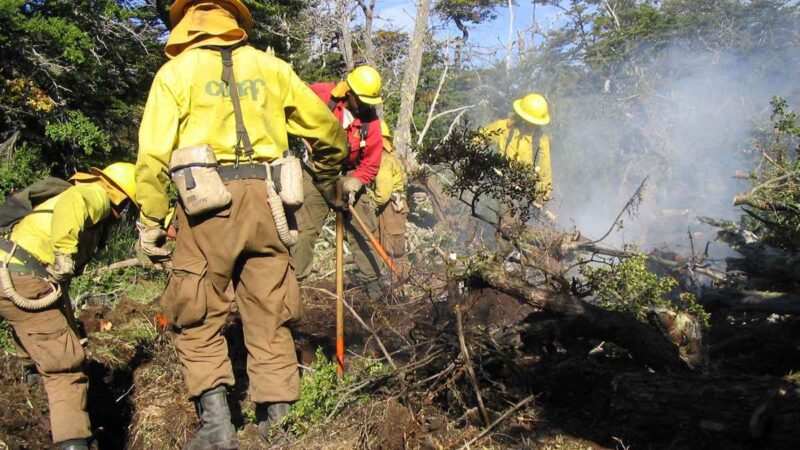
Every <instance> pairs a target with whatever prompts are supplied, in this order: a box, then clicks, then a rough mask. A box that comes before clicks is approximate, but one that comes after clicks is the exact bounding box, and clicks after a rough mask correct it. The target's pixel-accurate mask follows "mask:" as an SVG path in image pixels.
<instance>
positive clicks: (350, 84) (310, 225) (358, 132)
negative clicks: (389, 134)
mask: <svg viewBox="0 0 800 450" xmlns="http://www.w3.org/2000/svg"><path fill="white" fill-rule="evenodd" d="M311 89H312V90H313V91H314V92H315V93H316V94H317V96H318V97H319V98H320V99H321V100H322V102H323V103H325V104H327V105H328V108H329V109H330V110H331V111H332V112H333V115H334V116H336V119H338V120H339V123H340V124H341V127H342V128H344V130H345V132H346V134H347V138H348V142H349V145H350V153H349V157H348V158H347V160H346V161H345V171H346V176H345V177H343V179H342V189H343V191H344V195H345V197H346V201H347V202H349V204H350V205H349V209H350V210H351V211H356V214H357V215H358V216H359V217H360V218H362V219H363V222H364V225H365V226H366V227H367V229H366V230H365V229H362V228H361V227H360V226H358V225H357V224H354V223H353V222H354V221H353V220H352V219H353V214H352V213H348V214H345V229H346V230H347V233H346V234H347V239H348V243H349V244H350V249H351V250H352V253H353V258H354V260H355V263H356V266H357V267H358V269H359V272H360V277H361V281H362V282H363V283H364V290H365V291H366V293H367V295H368V296H369V297H370V298H372V299H374V300H380V299H382V298H384V296H385V293H384V290H383V288H382V286H381V283H380V266H379V265H378V256H377V255H376V253H375V251H374V250H373V249H372V248H371V246H370V243H369V238H368V236H367V232H372V233H374V232H375V231H376V230H377V227H378V220H377V218H376V217H375V211H374V209H373V208H372V207H371V205H369V203H368V197H367V196H366V195H364V194H365V193H366V191H365V189H364V187H365V186H366V185H368V184H369V183H371V182H372V180H373V179H374V178H375V175H376V174H377V173H378V169H379V168H380V164H381V153H382V151H383V138H382V136H381V122H380V120H379V119H378V116H377V113H376V112H375V108H374V106H375V105H378V104H380V103H381V102H382V99H381V77H380V74H378V71H377V70H375V69H374V68H372V67H370V66H359V67H356V68H355V69H354V70H353V71H352V72H350V73H349V74H347V77H346V78H345V80H344V81H341V82H339V83H315V84H312V85H311ZM303 192H304V200H303V206H302V208H300V211H299V212H298V214H297V225H298V228H299V231H300V238H299V242H298V244H297V246H295V248H294V249H292V254H293V256H294V260H295V267H296V269H297V276H298V279H300V280H303V279H305V278H306V277H308V276H309V275H310V274H311V265H312V262H313V259H314V242H315V241H316V240H317V237H319V233H320V231H322V226H323V225H324V223H325V217H326V216H327V215H328V211H329V210H330V209H331V208H332V207H334V206H335V204H334V203H335V201H336V200H331V199H330V196H329V195H327V194H326V193H324V192H321V191H320V190H319V189H317V188H316V187H315V185H314V177H313V176H312V175H311V174H308V173H306V174H305V177H304V183H303Z"/></svg>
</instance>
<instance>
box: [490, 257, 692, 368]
mask: <svg viewBox="0 0 800 450" xmlns="http://www.w3.org/2000/svg"><path fill="white" fill-rule="evenodd" d="M475 278H476V279H477V280H479V281H483V282H485V283H486V284H488V285H489V286H492V287H493V288H495V289H497V290H498V291H500V292H502V293H504V294H508V295H511V296H512V297H515V298H518V299H522V300H524V301H525V302H526V303H528V304H530V305H531V306H534V307H536V308H540V309H542V310H545V311H550V312H553V313H556V314H559V315H562V316H566V317H567V318H568V319H569V320H568V326H569V328H570V330H572V332H574V333H577V335H580V336H583V337H594V338H598V339H602V340H605V341H610V342H613V343H615V344H617V345H619V346H620V347H623V348H625V349H626V350H628V351H629V352H631V354H632V355H633V356H634V357H635V358H636V359H638V360H639V361H641V362H642V363H644V364H647V365H648V366H650V367H653V368H658V369H677V370H681V369H685V368H686V367H687V366H686V363H685V362H684V361H683V360H682V359H681V358H680V354H679V352H678V347H676V346H675V345H673V344H672V343H670V341H669V340H668V339H667V337H665V336H664V335H663V334H661V333H659V332H658V331H656V330H655V329H653V328H652V327H650V326H649V325H647V324H645V323H642V322H639V321H637V320H636V319H634V318H633V317H631V316H629V315H626V314H623V313H620V312H616V311H608V310H605V309H602V308H600V307H597V306H594V305H592V304H589V303H586V302H584V301H582V300H581V299H579V298H577V297H574V296H571V295H567V294H559V293H554V292H550V291H545V290H542V289H537V288H534V287H531V286H529V285H527V284H526V283H525V282H524V281H522V280H519V279H516V278H511V277H508V276H507V275H506V274H505V273H503V272H502V269H498V268H496V267H495V268H491V269H489V268H486V269H482V270H480V271H479V272H478V273H477V274H476V275H475Z"/></svg>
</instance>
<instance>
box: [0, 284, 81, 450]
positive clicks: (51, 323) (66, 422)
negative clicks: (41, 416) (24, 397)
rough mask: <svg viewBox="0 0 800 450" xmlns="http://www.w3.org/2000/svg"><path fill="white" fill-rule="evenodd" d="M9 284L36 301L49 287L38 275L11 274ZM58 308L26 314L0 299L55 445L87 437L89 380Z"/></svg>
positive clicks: (71, 332)
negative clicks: (36, 381)
mask: <svg viewBox="0 0 800 450" xmlns="http://www.w3.org/2000/svg"><path fill="white" fill-rule="evenodd" d="M12 281H13V283H14V288H15V289H16V291H17V292H18V293H19V294H20V295H22V296H24V297H27V298H41V297H43V296H45V295H46V294H48V293H49V292H50V286H49V285H48V284H47V283H45V282H44V280H42V279H41V278H39V277H35V276H32V275H14V274H12ZM60 305H62V303H61V302H56V303H55V304H54V305H53V306H51V307H50V308H47V309H44V310H40V311H29V310H24V309H20V308H18V307H17V306H16V305H14V303H12V302H11V300H9V299H7V298H5V297H3V296H0V316H2V317H3V318H5V319H6V320H7V321H8V323H10V324H11V326H12V327H14V334H15V335H16V337H17V340H18V342H17V344H18V345H19V346H21V347H22V349H23V350H24V351H25V352H26V353H27V354H28V356H29V357H30V358H31V359H32V360H33V362H34V364H36V369H37V370H38V371H39V373H40V374H41V376H42V382H43V384H44V388H45V390H46V391H47V399H48V401H49V404H50V427H51V429H52V432H53V442H56V443H57V442H62V441H66V440H68V439H80V438H86V437H89V436H90V435H91V431H90V429H89V414H88V413H87V412H86V393H87V390H88V388H89V380H88V378H87V377H86V375H85V374H84V373H83V372H82V370H81V365H82V364H83V360H84V358H85V355H84V353H83V347H81V342H80V339H78V336H77V335H76V334H75V332H74V330H72V329H71V328H70V326H69V323H68V322H67V318H66V316H65V312H64V310H63V309H62V308H60ZM21 406H22V405H4V406H3V407H4V408H14V407H21Z"/></svg>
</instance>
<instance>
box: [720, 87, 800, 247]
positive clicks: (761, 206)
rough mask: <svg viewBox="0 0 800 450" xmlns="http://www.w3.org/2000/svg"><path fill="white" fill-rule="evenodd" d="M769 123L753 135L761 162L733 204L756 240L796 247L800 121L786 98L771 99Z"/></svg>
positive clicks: (799, 223) (799, 231)
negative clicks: (739, 210) (738, 209)
mask: <svg viewBox="0 0 800 450" xmlns="http://www.w3.org/2000/svg"><path fill="white" fill-rule="evenodd" d="M771 104H772V117H771V119H772V123H771V127H769V129H768V130H765V131H764V132H763V133H762V134H761V135H760V136H757V139H756V147H757V148H758V149H759V150H761V156H762V158H761V161H760V163H759V164H758V167H757V168H756V169H755V170H754V171H753V172H752V173H751V174H750V175H749V177H748V178H749V181H750V183H751V184H752V185H753V189H752V190H751V191H750V192H749V193H747V194H744V195H740V196H737V197H736V199H735V201H734V203H735V204H738V205H740V206H741V207H742V209H743V210H744V212H745V214H746V215H745V216H744V218H743V223H744V226H745V227H746V228H747V229H749V230H750V231H753V232H754V233H755V234H756V235H757V236H759V238H760V240H761V241H762V242H764V243H766V244H768V245H771V246H773V247H777V248H781V249H784V250H788V251H798V250H800V158H799V157H798V152H799V150H800V123H798V120H797V113H796V112H794V111H792V110H790V109H789V106H788V103H787V102H786V100H784V99H782V98H780V97H775V98H773V99H772V102H771Z"/></svg>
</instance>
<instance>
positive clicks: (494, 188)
mask: <svg viewBox="0 0 800 450" xmlns="http://www.w3.org/2000/svg"><path fill="white" fill-rule="evenodd" d="M493 137H495V134H494V133H489V132H484V131H481V130H475V129H471V128H470V127H469V124H465V125H463V126H461V127H459V128H458V129H456V130H454V131H453V133H452V134H451V135H450V136H449V137H448V138H447V139H446V140H444V141H442V142H441V143H440V144H439V145H434V146H427V147H424V148H423V149H421V150H420V151H419V154H418V158H419V160H420V162H422V163H424V164H427V165H429V166H430V167H431V169H432V170H434V171H436V172H438V173H447V174H448V175H449V176H450V177H449V179H450V182H449V184H448V185H447V186H445V187H444V190H445V192H446V193H447V194H448V195H451V196H453V197H455V198H457V199H458V200H460V201H461V202H463V203H464V204H466V205H467V206H469V208H470V209H471V211H472V213H473V214H474V215H476V216H479V215H480V213H479V212H478V211H479V203H480V202H481V201H488V200H495V201H497V202H499V203H500V204H501V205H503V206H505V207H506V208H508V209H509V212H510V214H511V215H514V216H518V217H519V220H520V222H522V223H525V222H527V221H528V219H529V218H530V216H531V213H532V212H533V211H532V210H533V207H534V204H535V203H537V202H539V201H540V200H541V193H540V192H539V191H538V190H537V187H536V186H537V182H538V175H537V174H536V173H535V172H534V171H532V170H531V168H530V166H529V165H527V164H525V163H522V162H520V161H517V160H514V159H510V158H507V157H506V156H505V155H503V154H501V153H500V152H498V151H497V148H496V146H495V145H494V144H493V142H492V138H493ZM428 175H429V174H427V173H421V174H418V175H417V176H428ZM480 218H482V219H484V220H486V221H488V222H490V223H494V222H496V220H494V218H490V217H485V216H482V217H480Z"/></svg>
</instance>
